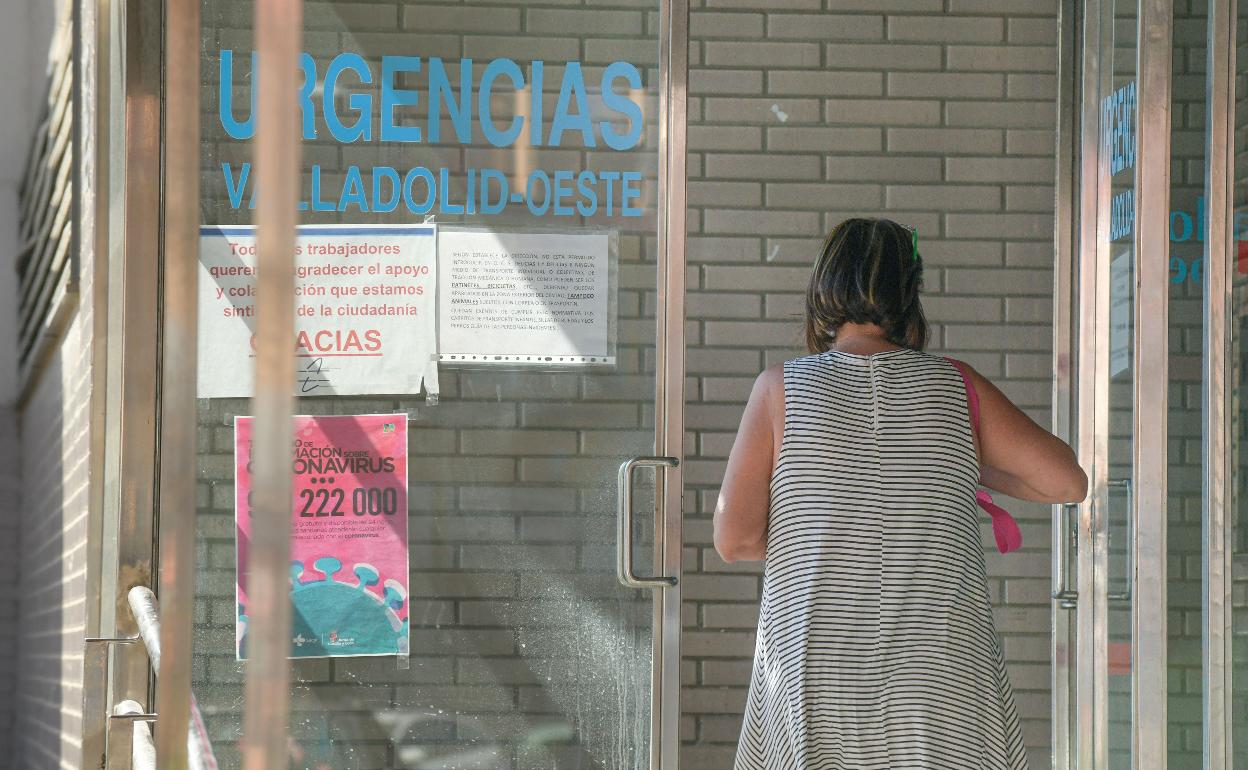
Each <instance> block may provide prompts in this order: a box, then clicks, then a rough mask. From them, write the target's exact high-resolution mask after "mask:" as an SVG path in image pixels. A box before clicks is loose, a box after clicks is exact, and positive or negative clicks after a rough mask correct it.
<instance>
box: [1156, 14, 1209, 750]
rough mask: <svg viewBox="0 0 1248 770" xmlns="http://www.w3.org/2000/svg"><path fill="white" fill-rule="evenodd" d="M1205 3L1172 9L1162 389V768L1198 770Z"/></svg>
mask: <svg viewBox="0 0 1248 770" xmlns="http://www.w3.org/2000/svg"><path fill="white" fill-rule="evenodd" d="M1208 10H1209V3H1208V0H1190V1H1189V2H1185V3H1175V5H1174V39H1173V43H1174V58H1173V61H1174V65H1173V73H1172V74H1173V78H1174V80H1173V85H1172V104H1171V109H1172V113H1171V117H1172V123H1171V124H1172V126H1173V131H1172V133H1171V137H1170V236H1169V237H1170V361H1169V363H1170V390H1169V401H1170V407H1169V423H1168V431H1169V445H1170V448H1169V456H1170V462H1169V474H1168V479H1167V482H1168V488H1169V498H1168V501H1167V506H1166V510H1167V517H1168V524H1167V533H1166V547H1167V549H1168V550H1169V555H1168V558H1167V565H1166V570H1167V572H1166V575H1167V584H1166V602H1167V605H1168V608H1167V610H1168V611H1167V616H1168V622H1167V630H1168V633H1169V643H1168V645H1167V647H1168V650H1167V665H1168V668H1169V676H1168V679H1169V687H1168V689H1169V699H1168V708H1167V718H1168V719H1169V723H1170V724H1169V735H1168V740H1167V749H1168V752H1169V757H1168V761H1167V767H1169V768H1171V769H1172V770H1186V769H1187V768H1193V769H1194V770H1199V768H1200V767H1202V764H1203V756H1202V741H1203V727H1202V713H1203V712H1202V701H1201V691H1202V685H1201V681H1202V677H1203V671H1202V647H1201V637H1202V631H1203V620H1202V609H1201V597H1202V595H1203V591H1202V587H1201V586H1202V576H1201V550H1202V545H1201V544H1202V542H1203V537H1202V533H1201V506H1202V493H1201V481H1202V467H1201V463H1202V459H1201V448H1202V443H1201V440H1202V439H1201V437H1202V432H1203V426H1204V417H1203V413H1202V400H1203V399H1202V389H1203V382H1202V380H1203V372H1204V356H1203V350H1204V337H1203V335H1204V322H1203V301H1202V300H1203V294H1204V292H1203V287H1204V268H1203V266H1204V260H1205V253H1204V245H1205V244H1204V233H1203V229H1204V227H1205V199H1204V193H1205V190H1204V186H1205V165H1206V160H1205V158H1206V156H1205V96H1206V90H1207V89H1206V83H1205V72H1206V69H1207V63H1206V45H1205V38H1206V34H1207V32H1208Z"/></svg>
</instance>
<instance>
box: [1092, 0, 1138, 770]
mask: <svg viewBox="0 0 1248 770" xmlns="http://www.w3.org/2000/svg"><path fill="white" fill-rule="evenodd" d="M1108 5H1109V6H1110V7H1112V17H1111V18H1112V21H1113V24H1112V33H1111V43H1110V47H1109V50H1108V51H1106V52H1105V54H1104V55H1105V56H1107V58H1108V59H1109V61H1108V62H1107V65H1108V70H1109V92H1108V93H1105V94H1102V95H1101V132H1102V134H1101V151H1102V153H1103V154H1104V157H1103V159H1102V166H1103V167H1104V168H1105V171H1104V173H1105V174H1107V175H1108V182H1109V188H1110V207H1109V212H1108V214H1109V228H1108V234H1109V242H1108V244H1107V245H1106V247H1107V248H1108V252H1109V260H1110V271H1109V272H1110V286H1109V295H1110V296H1109V306H1110V310H1109V313H1110V318H1109V330H1108V334H1109V340H1108V342H1109V457H1108V469H1107V470H1108V479H1107V481H1108V484H1109V488H1108V499H1109V507H1108V511H1107V516H1106V521H1107V528H1108V532H1107V536H1108V551H1109V558H1108V570H1109V571H1108V575H1107V580H1106V591H1107V593H1108V597H1107V598H1108V601H1107V608H1108V609H1107V615H1106V618H1107V622H1108V628H1107V637H1108V645H1109V647H1108V650H1107V655H1108V660H1109V698H1108V707H1109V713H1108V723H1109V735H1108V741H1109V743H1108V750H1109V751H1108V753H1109V766H1110V767H1111V768H1114V769H1115V770H1116V769H1117V768H1123V769H1124V770H1126V769H1127V768H1130V767H1131V766H1132V762H1131V750H1132V745H1131V744H1132V742H1131V648H1132V625H1131V615H1132V613H1131V608H1132V603H1133V601H1134V597H1133V595H1132V593H1131V581H1130V579H1129V576H1130V573H1131V567H1132V561H1133V558H1134V555H1133V553H1132V548H1131V536H1132V526H1131V516H1132V512H1131V498H1132V494H1131V493H1132V489H1133V486H1134V478H1133V469H1132V447H1133V445H1134V440H1135V438H1134V435H1133V427H1132V426H1133V421H1134V413H1135V403H1134V393H1133V391H1134V387H1133V385H1134V378H1135V362H1134V360H1133V355H1132V345H1133V344H1134V334H1135V329H1134V326H1135V322H1134V304H1135V297H1134V291H1133V287H1134V283H1135V282H1134V278H1133V276H1134V272H1135V253H1134V252H1135V247H1134V239H1135V176H1136V174H1135V168H1136V136H1137V127H1138V125H1139V121H1138V119H1137V112H1136V97H1137V94H1136V80H1135V74H1136V73H1135V63H1136V62H1135V59H1136V42H1137V41H1136V37H1135V35H1136V16H1137V13H1138V8H1137V4H1136V3H1134V2H1122V1H1120V2H1110V3H1108Z"/></svg>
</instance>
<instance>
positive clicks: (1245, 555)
mask: <svg viewBox="0 0 1248 770" xmlns="http://www.w3.org/2000/svg"><path fill="white" fill-rule="evenodd" d="M1246 43H1248V10H1245V8H1244V7H1243V6H1242V5H1241V6H1238V9H1237V17H1236V19H1235V37H1234V40H1233V44H1234V45H1235V102H1234V103H1232V104H1231V105H1229V107H1230V110H1231V114H1232V115H1233V116H1234V124H1233V126H1232V137H1231V142H1232V144H1231V147H1230V151H1231V154H1232V156H1233V158H1234V169H1235V178H1234V180H1233V186H1232V190H1231V195H1232V199H1231V210H1232V211H1233V212H1234V215H1235V229H1234V233H1235V236H1234V237H1235V240H1234V245H1235V251H1233V252H1232V253H1231V255H1230V258H1231V259H1232V260H1233V263H1232V269H1231V271H1230V285H1231V318H1230V320H1229V324H1228V325H1229V327H1230V333H1231V346H1230V347H1231V349H1230V355H1229V356H1228V358H1227V367H1228V368H1230V370H1231V378H1230V388H1229V390H1230V393H1229V395H1230V404H1229V407H1228V408H1229V415H1228V416H1229V419H1230V420H1231V437H1230V442H1229V443H1230V445H1229V447H1228V449H1229V451H1230V453H1231V458H1230V459H1231V477H1232V478H1231V484H1230V510H1231V515H1230V521H1229V524H1230V526H1231V549H1232V565H1231V581H1232V587H1231V597H1230V599H1231V606H1232V627H1233V629H1234V630H1233V635H1232V638H1231V661H1230V666H1231V682H1232V687H1233V691H1232V704H1231V715H1230V716H1231V725H1232V746H1233V750H1234V752H1235V756H1234V761H1233V762H1231V763H1230V766H1232V767H1236V768H1239V767H1248V262H1245V256H1246V255H1245V252H1244V251H1243V249H1244V244H1243V242H1244V240H1248V236H1246V235H1245V234H1244V231H1243V224H1242V222H1243V217H1244V213H1245V212H1248V162H1246V161H1245V150H1246V149H1248V113H1246V112H1245V103H1246V102H1248V87H1246V85H1245V84H1246V81H1248V78H1246V77H1245V75H1246V74H1248V51H1246V50H1245V44H1246Z"/></svg>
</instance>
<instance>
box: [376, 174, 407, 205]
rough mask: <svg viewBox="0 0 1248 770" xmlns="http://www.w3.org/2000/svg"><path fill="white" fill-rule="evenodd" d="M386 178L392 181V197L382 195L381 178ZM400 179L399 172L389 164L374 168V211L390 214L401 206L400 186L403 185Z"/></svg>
mask: <svg viewBox="0 0 1248 770" xmlns="http://www.w3.org/2000/svg"><path fill="white" fill-rule="evenodd" d="M383 179H385V180H386V181H388V182H389V183H390V197H389V198H388V199H387V198H382V197H381V180H383ZM402 184H403V183H402V182H400V181H399V172H397V171H395V170H394V169H392V168H389V167H387V166H378V167H377V168H375V169H373V211H374V212H376V213H379V214H388V213H390V212H391V211H394V210H395V209H397V208H398V207H399V188H400V187H401V186H402Z"/></svg>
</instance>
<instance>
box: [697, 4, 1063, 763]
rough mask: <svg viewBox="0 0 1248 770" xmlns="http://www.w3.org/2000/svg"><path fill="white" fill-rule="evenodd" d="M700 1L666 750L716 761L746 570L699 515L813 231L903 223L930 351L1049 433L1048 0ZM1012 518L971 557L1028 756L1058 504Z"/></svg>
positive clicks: (803, 269)
mask: <svg viewBox="0 0 1248 770" xmlns="http://www.w3.org/2000/svg"><path fill="white" fill-rule="evenodd" d="M694 5H695V8H694V9H693V18H692V27H691V28H692V33H693V38H694V42H693V48H692V50H691V52H690V56H691V62H692V65H691V72H690V94H691V97H692V98H691V101H690V162H689V167H690V169H691V171H690V182H689V198H690V206H691V209H692V210H691V212H690V222H691V231H690V240H689V247H690V248H689V261H690V270H689V286H688V289H689V294H688V300H689V317H690V324H689V328H690V341H689V345H690V348H689V355H688V360H687V363H688V370H689V399H690V403H689V406H688V412H687V418H688V425H687V427H688V431H689V434H690V436H691V445H690V448H689V452H690V459H689V464H688V467H687V470H686V482H687V485H688V498H689V500H690V505H689V509H688V510H687V512H686V525H685V529H686V544H685V574H686V578H685V598H686V600H687V606H686V607H685V613H684V617H685V656H684V670H683V671H682V681H683V683H684V690H683V702H682V706H683V712H684V719H683V723H682V733H683V739H684V742H685V746H684V750H683V753H682V759H683V767H685V768H687V770H718V769H720V768H724V767H727V766H729V765H730V763H731V758H732V754H733V750H734V746H735V742H736V738H737V731H738V730H739V728H740V713H741V709H742V707H743V703H744V698H745V688H746V685H747V682H748V677H749V669H750V659H751V655H752V652H753V629H754V625H755V623H756V622H757V602H758V597H759V589H760V578H759V568H758V566H757V565H742V564H733V565H725V564H724V563H722V562H721V561H720V560H719V558H718V557H717V555H716V554H715V552H714V549H713V548H712V545H711V522H710V514H711V512H712V511H713V509H714V505H715V499H716V495H717V488H718V484H719V482H720V479H721V476H722V472H723V463H724V460H725V459H726V456H727V452H728V449H729V447H730V446H731V442H732V437H733V433H734V431H735V429H736V427H737V421H738V419H739V417H740V412H741V408H742V405H743V402H744V400H745V398H746V396H747V395H748V393H749V388H750V384H751V382H752V380H753V378H754V376H755V375H756V374H757V373H758V372H759V371H760V370H761V369H762V368H763V367H764V366H766V365H768V364H770V363H774V362H776V361H780V360H783V359H785V358H790V357H793V356H796V355H800V354H801V353H802V350H801V349H800V345H801V342H800V311H801V292H802V291H803V289H804V285H805V281H806V278H807V276H808V270H809V266H810V264H811V263H812V261H813V258H814V256H815V252H816V249H817V247H818V244H819V241H820V239H821V237H822V235H823V234H824V233H825V232H826V231H827V230H828V229H829V228H830V227H831V226H832V225H834V224H836V223H837V222H838V221H840V220H841V219H843V218H844V217H846V216H850V215H867V216H887V217H891V218H894V219H897V220H898V221H901V222H904V223H906V224H910V225H915V226H917V227H918V228H919V232H920V238H919V246H920V250H921V251H922V253H923V255H924V260H925V263H926V265H927V274H926V276H925V281H926V300H925V303H924V304H925V309H926V310H927V312H928V314H929V317H930V320H931V321H932V323H933V329H934V334H933V339H932V348H933V349H934V350H936V351H939V352H941V353H945V354H948V355H953V356H957V357H960V358H963V359H965V360H967V361H969V362H970V363H971V364H972V365H973V366H975V367H976V368H977V369H979V370H980V371H981V372H983V373H984V374H985V375H986V376H988V377H989V378H991V379H992V380H993V381H994V382H997V383H998V384H999V385H1000V386H1001V387H1002V388H1003V390H1005V392H1006V393H1007V394H1008V395H1009V396H1010V397H1011V398H1013V399H1014V400H1015V401H1016V402H1017V403H1019V404H1020V405H1021V406H1023V407H1024V408H1025V409H1027V410H1028V412H1029V413H1030V414H1032V416H1033V417H1035V418H1036V419H1037V420H1039V421H1040V422H1041V423H1042V424H1048V422H1049V392H1050V391H1049V388H1050V378H1051V367H1050V352H1049V351H1050V345H1051V308H1052V233H1053V177H1054V170H1055V168H1054V158H1053V147H1054V136H1053V127H1054V120H1055V115H1054V102H1055V99H1056V91H1055V80H1054V72H1055V64H1056V52H1055V48H1054V45H1055V41H1056V4H1055V3H1054V2H1047V1H1041V2H1028V3H1010V2H962V1H960V0H879V1H878V2H854V1H853V0H784V2H769V3H747V2H736V1H735V0H701V2H695V3H694ZM1009 508H1010V509H1011V510H1012V511H1013V512H1014V513H1015V514H1016V515H1017V516H1018V517H1019V518H1020V523H1021V526H1022V529H1023V538H1024V544H1025V545H1024V549H1023V551H1021V552H1019V553H1015V554H1010V555H1008V556H1002V555H1000V554H997V553H996V552H995V549H987V550H986V559H987V562H988V568H989V574H990V580H991V591H992V596H993V600H994V602H996V604H997V607H998V611H997V623H998V629H999V631H1000V632H1001V635H1002V637H1003V643H1004V649H1005V653H1006V659H1007V666H1008V668H1009V672H1010V676H1011V679H1012V681H1013V684H1014V688H1015V691H1016V694H1017V698H1018V705H1019V711H1020V714H1021V716H1022V718H1023V725H1024V734H1025V740H1026V743H1027V746H1028V748H1029V753H1030V754H1031V758H1032V761H1033V766H1035V767H1044V766H1046V765H1047V764H1048V761H1049V758H1048V754H1049V749H1048V746H1049V721H1050V719H1049V663H1048V635H1049V601H1048V594H1049V551H1048V541H1049V521H1050V511H1049V508H1048V507H1047V506H1037V505H1028V504H1023V503H1018V502H1013V501H1011V503H1010V504H1009ZM985 527H986V523H985ZM987 531H988V530H987V527H986V528H985V532H987ZM991 542H992V541H991V537H990V535H988V536H986V539H985V544H986V545H989V544H991Z"/></svg>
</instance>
